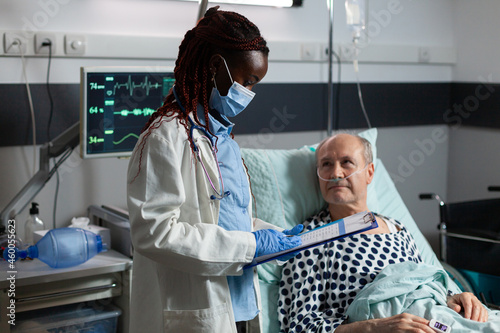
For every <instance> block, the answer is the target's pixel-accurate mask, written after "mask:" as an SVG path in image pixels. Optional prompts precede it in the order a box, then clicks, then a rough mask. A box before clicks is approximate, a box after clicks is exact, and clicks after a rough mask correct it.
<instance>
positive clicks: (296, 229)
mask: <svg viewBox="0 0 500 333" xmlns="http://www.w3.org/2000/svg"><path fill="white" fill-rule="evenodd" d="M302 230H304V225H303V224H297V225H296V226H295V227H293V228H292V229H286V230H283V233H284V234H285V235H295V236H296V235H298V234H300V233H301V232H302Z"/></svg>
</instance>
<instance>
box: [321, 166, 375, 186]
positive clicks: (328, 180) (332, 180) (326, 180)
mask: <svg viewBox="0 0 500 333" xmlns="http://www.w3.org/2000/svg"><path fill="white" fill-rule="evenodd" d="M366 168H368V164H367V165H366V166H365V167H364V168H363V169H359V170H358V171H354V172H353V173H351V174H350V175H349V176H347V177H344V178H332V179H327V178H324V177H322V176H321V175H320V173H321V172H320V170H319V168H317V169H316V173H317V174H318V177H319V179H321V180H323V181H325V182H340V181H341V180H346V179H348V178H350V177H352V176H354V175H355V174H357V173H360V172H361V171H364V170H366ZM323 176H325V175H323Z"/></svg>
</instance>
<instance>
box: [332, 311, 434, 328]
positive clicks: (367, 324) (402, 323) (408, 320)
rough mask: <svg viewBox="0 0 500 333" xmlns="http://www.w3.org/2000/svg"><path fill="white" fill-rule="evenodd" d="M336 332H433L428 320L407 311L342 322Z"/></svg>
mask: <svg viewBox="0 0 500 333" xmlns="http://www.w3.org/2000/svg"><path fill="white" fill-rule="evenodd" d="M335 332H336V333H343V332H345V333H347V332H349V333H351V332H360V333H366V332H376V333H385V332H387V333H395V332H412V333H413V332H416V333H435V332H434V330H433V329H432V328H430V327H429V321H428V320H427V319H424V318H420V317H418V316H414V315H411V314H408V313H403V314H399V315H396V316H392V317H389V318H381V319H369V320H364V321H358V322H356V323H351V324H342V325H340V326H339V327H337V329H336V330H335Z"/></svg>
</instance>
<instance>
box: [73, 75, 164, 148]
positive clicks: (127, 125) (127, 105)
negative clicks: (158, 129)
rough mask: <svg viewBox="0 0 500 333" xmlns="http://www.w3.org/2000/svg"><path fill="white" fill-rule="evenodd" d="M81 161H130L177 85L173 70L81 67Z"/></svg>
mask: <svg viewBox="0 0 500 333" xmlns="http://www.w3.org/2000/svg"><path fill="white" fill-rule="evenodd" d="M80 74H81V77H80V148H81V149H80V150H81V155H82V158H93V157H127V156H130V155H131V153H132V150H133V149H134V147H135V144H136V143H137V139H138V138H139V134H140V132H141V130H142V128H143V127H144V125H145V124H146V122H147V120H148V119H149V116H150V115H151V114H152V113H153V112H155V111H156V109H157V108H158V107H160V106H161V105H162V104H163V100H164V99H165V97H166V96H167V94H168V92H169V91H170V89H171V88H172V86H173V84H174V71H173V67H147V66H144V67H142V66H138V67H82V68H81V73H80Z"/></svg>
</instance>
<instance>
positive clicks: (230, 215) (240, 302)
mask: <svg viewBox="0 0 500 333" xmlns="http://www.w3.org/2000/svg"><path fill="white" fill-rule="evenodd" d="M200 109H201V108H200V107H199V108H198V119H200V122H203V121H204V117H203V110H202V109H201V110H200ZM200 111H201V114H200ZM221 117H222V118H223V120H224V123H221V122H219V121H218V120H217V119H215V118H214V117H212V116H211V115H210V114H209V120H210V125H209V127H210V131H211V132H212V133H214V134H215V135H216V136H217V138H218V140H217V151H216V153H217V159H218V160H219V168H220V170H221V174H222V180H223V181H224V191H230V192H231V194H230V195H229V196H227V197H225V198H223V199H222V200H221V201H220V212H219V226H221V227H222V228H224V229H226V230H239V231H248V232H251V231H252V227H251V223H252V222H251V220H250V214H249V213H248V210H247V208H248V205H249V203H250V190H249V184H248V179H247V174H246V172H245V169H244V167H243V164H242V160H241V153H240V147H239V146H238V144H237V143H236V141H234V140H233V139H232V138H231V136H230V134H231V131H232V129H233V126H234V124H233V123H231V122H230V121H229V120H228V119H227V118H226V117H225V116H224V115H221ZM227 282H228V284H229V290H230V293H231V302H232V303H233V312H234V317H235V321H237V322H238V321H247V320H251V319H253V318H255V317H256V316H257V314H258V313H259V309H258V307H257V299H256V293H255V290H254V284H253V270H251V269H246V270H244V271H243V275H240V276H228V277H227Z"/></svg>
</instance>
